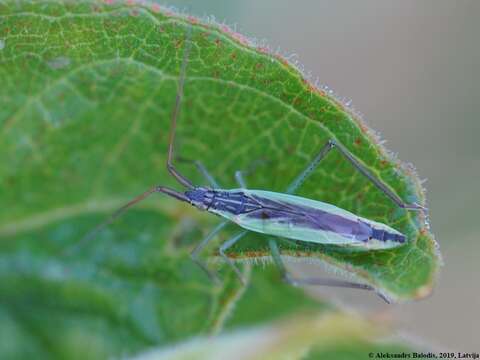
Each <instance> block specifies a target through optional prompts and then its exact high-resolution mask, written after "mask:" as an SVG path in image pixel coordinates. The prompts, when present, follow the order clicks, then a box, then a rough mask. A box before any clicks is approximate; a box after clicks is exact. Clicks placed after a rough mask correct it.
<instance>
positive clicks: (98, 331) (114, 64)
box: [0, 1, 439, 357]
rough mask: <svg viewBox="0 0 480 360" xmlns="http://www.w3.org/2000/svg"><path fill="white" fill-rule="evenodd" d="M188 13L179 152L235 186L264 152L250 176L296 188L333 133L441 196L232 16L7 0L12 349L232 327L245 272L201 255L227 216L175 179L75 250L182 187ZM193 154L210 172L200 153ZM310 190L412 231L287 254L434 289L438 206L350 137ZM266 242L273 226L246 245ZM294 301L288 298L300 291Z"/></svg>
mask: <svg viewBox="0 0 480 360" xmlns="http://www.w3.org/2000/svg"><path fill="white" fill-rule="evenodd" d="M188 28H191V29H192V36H191V40H190V41H191V42H192V44H193V46H192V51H191V56H190V59H189V64H188V70H187V79H186V82H185V97H184V100H183V103H182V109H181V114H180V117H179V124H178V133H177V139H178V142H177V154H178V155H179V156H181V157H182V158H186V159H192V160H201V161H202V162H203V164H204V165H205V166H206V167H207V168H208V169H209V170H210V172H211V173H212V174H213V175H214V176H215V178H217V180H218V182H219V183H220V184H221V185H222V187H225V188H229V187H236V185H235V182H234V177H233V174H234V171H236V170H239V169H241V170H251V171H250V173H249V174H248V176H247V182H248V185H249V186H250V187H251V188H258V189H269V190H273V191H284V189H285V188H286V187H287V186H288V184H289V183H290V182H291V181H292V180H293V179H294V178H295V176H296V175H297V174H298V173H299V172H300V171H301V170H302V169H303V168H304V167H305V166H306V165H307V164H308V163H309V161H310V160H311V159H312V158H313V156H315V154H316V153H317V152H318V151H319V149H320V147H321V146H322V145H323V144H324V143H325V142H326V141H327V140H328V139H330V138H334V139H336V140H337V141H339V142H341V143H342V144H343V145H344V146H345V147H347V148H348V149H349V150H350V151H351V152H352V153H353V154H354V155H355V156H356V157H357V158H358V159H359V160H360V161H361V162H362V163H364V164H365V165H366V166H368V168H369V169H370V170H371V171H372V172H373V173H374V174H375V175H377V176H378V177H380V178H381V179H382V180H383V181H384V182H385V183H387V184H388V185H389V186H390V187H391V188H392V189H393V190H394V191H395V192H396V193H397V194H398V195H399V196H400V197H401V198H402V199H405V200H406V201H408V202H423V201H424V199H423V195H422V192H421V189H420V186H419V182H418V179H417V178H416V176H415V175H414V174H413V173H412V172H411V171H409V170H407V169H405V168H403V167H400V165H399V164H398V163H397V162H396V161H393V160H392V159H391V158H390V157H389V156H388V155H387V154H386V152H385V151H384V150H383V148H382V147H381V146H380V145H378V144H377V142H376V141H375V139H374V138H373V137H372V136H371V135H370V134H369V132H368V130H367V128H366V127H365V126H364V125H363V124H362V123H361V122H360V121H359V120H358V119H357V118H356V117H355V116H354V115H352V114H351V113H350V112H349V111H348V109H346V108H345V107H343V106H342V105H341V104H340V103H339V102H337V101H336V100H335V99H333V98H331V97H330V96H329V95H328V94H326V93H325V92H323V91H321V90H317V89H315V88H314V87H313V86H312V85H311V84H310V83H309V82H308V81H306V80H305V79H304V78H303V77H302V75H301V74H300V73H299V72H298V71H297V70H296V69H294V68H293V67H292V66H291V65H289V64H288V63H287V62H286V61H285V60H283V59H281V58H279V57H276V56H273V55H271V54H269V53H268V52H267V51H266V50H265V49H261V48H257V47H255V46H253V45H252V44H251V43H250V42H249V41H248V40H246V39H244V38H242V37H241V36H240V35H238V34H233V33H232V32H231V31H230V30H229V29H227V28H225V27H221V26H217V25H214V24H203V23H201V22H199V21H198V20H196V19H193V18H187V17H182V16H178V15H176V14H172V13H169V12H168V11H165V10H163V9H162V8H160V7H158V6H157V5H148V4H144V5H140V4H139V3H136V2H111V1H106V2H104V3H102V2H91V1H77V2H70V1H65V2H62V1H31V2H29V1H0V79H1V86H0V102H1V106H0V146H1V151H0V163H1V164H2V166H1V167H0V202H1V204H2V208H1V210H0V289H1V292H0V293H1V294H2V301H1V304H0V316H1V318H2V322H1V323H2V324H3V325H2V326H3V327H4V329H6V330H5V332H2V334H3V333H5V334H7V335H6V336H5V337H4V336H2V340H3V339H9V340H8V341H7V340H5V341H6V343H9V344H10V345H9V346H10V347H3V346H2V348H3V349H7V350H8V349H9V348H12V349H18V348H19V347H21V348H23V351H24V354H36V355H39V354H40V355H41V354H43V355H45V356H49V355H52V354H53V355H57V356H59V357H62V356H64V355H65V354H70V355H71V354H73V353H74V351H73V350H72V349H88V350H89V351H91V352H92V354H97V355H98V354H119V352H118V351H120V350H121V351H125V352H127V353H129V352H132V351H134V350H137V349H140V348H143V347H145V346H149V345H153V344H163V343H166V342H170V341H174V340H179V339H184V338H186V337H188V336H191V335H194V334H199V333H202V332H203V333H205V332H211V331H216V330H218V329H221V327H222V324H223V321H224V320H225V319H226V318H227V317H226V314H228V313H229V312H230V307H231V305H232V304H233V303H235V301H236V299H237V298H238V297H240V296H241V294H242V292H243V287H242V286H241V285H240V284H239V283H238V282H237V281H235V278H234V277H233V274H232V273H230V272H228V271H224V272H223V275H224V276H225V278H226V280H225V282H224V284H223V285H220V286H218V287H215V286H212V285H211V284H210V282H209V281H208V280H207V279H206V277H205V276H204V274H202V273H201V272H200V271H199V270H198V269H197V268H196V266H195V265H194V264H193V263H191V262H190V261H189V258H188V253H189V251H191V249H192V248H193V247H194V246H195V244H197V243H198V241H200V239H201V238H202V237H204V236H205V235H206V233H207V232H208V229H210V228H212V227H213V226H214V224H215V223H216V222H218V220H217V219H216V218H214V217H212V216H209V215H208V214H206V213H200V212H198V211H196V210H195V209H193V208H190V207H189V206H188V205H185V204H180V203H177V202H175V201H173V200H172V199H169V198H166V197H164V196H154V197H153V198H151V199H149V200H147V201H145V202H144V203H142V204H139V206H137V207H136V208H135V209H133V210H132V211H130V212H129V213H128V214H126V215H125V216H123V217H122V218H120V219H119V220H118V221H117V222H116V223H115V224H113V225H112V226H110V227H109V228H108V229H106V230H105V231H103V232H102V233H100V234H99V235H98V237H97V238H95V240H94V241H93V242H91V243H89V244H87V245H86V246H85V247H83V248H82V249H80V250H79V251H78V252H76V253H75V254H74V255H73V256H65V254H64V251H65V249H66V248H68V247H69V246H71V245H73V244H76V243H77V242H78V241H79V239H80V238H81V237H82V236H83V235H84V234H85V233H86V232H87V231H88V230H89V229H91V228H92V227H93V226H94V225H95V224H97V223H98V222H100V221H101V220H103V219H104V218H105V217H106V216H107V215H108V214H110V213H111V212H112V211H114V210H115V209H116V208H118V207H119V206H120V205H123V204H124V203H126V202H127V201H129V200H130V199H131V198H132V197H133V196H135V195H137V194H139V193H141V192H143V191H145V190H146V189H148V188H150V187H151V186H152V185H156V184H162V185H167V186H173V187H175V186H177V187H178V184H176V183H175V182H174V181H173V180H172V178H171V177H170V176H168V174H167V172H166V169H165V160H166V148H167V139H168V131H169V122H170V114H171V111H172V106H173V104H174V99H175V95H176V89H177V78H178V74H179V69H180V64H181V60H182V55H183V50H184V48H185V36H186V35H185V34H186V31H187V29H188ZM178 166H179V168H180V169H181V171H182V173H185V175H187V176H188V177H189V178H191V179H192V181H194V182H195V183H198V184H204V183H205V182H204V180H203V179H202V177H201V175H200V174H199V173H198V171H196V169H194V167H193V166H191V165H190V164H187V163H181V164H178ZM299 194H300V195H302V196H306V197H309V198H314V199H318V200H322V201H325V202H330V203H332V204H335V205H338V206H340V207H343V208H345V209H348V210H350V211H353V212H355V213H357V214H359V215H361V216H364V217H367V218H370V219H372V220H376V221H381V222H384V223H386V224H389V225H391V226H393V227H395V228H397V229H398V230H400V231H402V232H404V233H405V234H407V236H408V238H409V242H408V244H407V245H405V246H403V247H401V248H399V249H396V250H389V251H381V252H378V251H377V252H369V253H357V252H350V251H348V250H345V249H341V248H338V247H328V246H308V247H306V246H299V245H295V244H293V245H292V244H291V243H288V242H281V244H280V245H281V251H282V253H283V254H285V255H291V256H300V257H310V258H316V259H320V260H321V261H323V262H324V263H328V264H330V265H332V266H333V267H335V268H337V269H342V270H343V271H344V272H346V273H349V274H352V276H355V277H356V278H358V279H360V280H362V281H366V282H368V283H370V284H372V285H374V286H375V287H376V288H378V289H379V290H380V291H382V292H384V293H385V294H387V295H389V296H390V297H392V298H394V299H399V300H401V299H411V298H416V297H421V296H425V295H426V294H428V293H429V291H430V289H431V287H432V283H433V280H434V277H435V273H436V271H437V268H438V263H439V258H438V253H437V250H436V244H435V242H434V240H433V237H432V235H431V233H430V232H429V230H428V229H426V228H425V227H424V225H423V219H422V217H421V214H418V213H411V212H410V213H409V212H407V211H404V210H401V209H397V208H396V207H395V206H394V205H393V204H392V203H391V201H390V200H388V199H387V198H386V197H385V196H384V195H383V194H382V193H380V192H379V191H378V190H376V189H375V188H374V187H373V186H372V185H371V184H370V183H369V182H368V181H367V180H365V179H364V178H363V177H362V176H361V175H360V174H359V173H358V172H355V170H354V169H353V168H352V166H351V165H349V164H348V163H347V162H346V161H345V160H344V159H342V158H341V157H340V156H339V154H338V153H332V154H330V155H329V156H328V158H327V159H325V160H324V162H322V164H321V166H320V167H319V168H318V170H317V171H316V172H315V174H313V175H312V177H311V178H309V179H308V181H307V182H306V183H305V184H304V186H303V187H302V188H301V189H300V191H299ZM233 231H235V228H234V226H232V227H231V228H229V229H227V231H226V233H225V234H224V235H221V236H220V237H219V240H225V239H226V238H227V236H228V235H229V234H231V233H233ZM208 251H210V253H211V254H213V253H215V247H212V248H210V249H209V250H208ZM206 255H207V254H206ZM264 255H268V254H267V247H266V241H265V239H264V238H263V237H262V236H260V235H258V234H255V235H252V236H249V237H248V238H246V239H245V241H243V242H241V243H239V244H238V246H237V247H234V248H232V250H231V252H230V253H229V256H231V257H232V258H236V259H238V258H243V259H245V258H252V257H260V256H264ZM253 271H262V270H261V269H255V268H254V270H253ZM297 294H298V292H297ZM282 306H283V305H282V304H280V305H279V313H283V312H288V311H289V310H288V311H284V310H282V309H290V308H291V307H289V306H290V305H289V306H287V305H285V307H284V308H283V307H282ZM175 309H177V310H178V309H182V311H175ZM172 314H174V316H173V315H172ZM172 316H173V317H172ZM259 316H260V315H259ZM272 317H273V315H272ZM253 321H254V319H252V322H253ZM119 324H121V325H122V326H119ZM46 329H49V330H50V331H46ZM86 329H88V331H87V330H86ZM59 344H60V345H59ZM85 344H89V346H86V345H85ZM119 349H120V350H119ZM100 357H101V356H100Z"/></svg>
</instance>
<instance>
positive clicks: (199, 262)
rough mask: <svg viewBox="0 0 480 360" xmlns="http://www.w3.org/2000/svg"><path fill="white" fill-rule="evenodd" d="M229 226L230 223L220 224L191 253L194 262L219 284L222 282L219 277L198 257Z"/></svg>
mask: <svg viewBox="0 0 480 360" xmlns="http://www.w3.org/2000/svg"><path fill="white" fill-rule="evenodd" d="M227 224H228V221H223V222H221V223H220V224H218V225H217V226H216V227H215V228H214V229H213V230H212V231H210V233H209V234H208V235H207V236H206V237H205V239H203V240H202V241H201V242H200V244H198V245H197V246H196V247H195V249H193V251H192V252H191V253H190V257H191V258H192V260H193V261H194V262H195V263H196V264H197V265H198V266H200V267H201V268H202V269H203V271H205V273H206V274H207V275H208V277H209V278H210V279H211V280H212V281H214V282H216V283H218V282H220V280H219V278H218V275H217V274H216V273H215V272H214V271H212V270H210V269H208V267H207V265H206V264H205V263H204V262H203V261H202V260H200V258H199V257H198V255H199V254H200V252H201V251H202V250H203V248H204V247H205V246H207V244H208V243H209V242H210V241H211V240H212V239H213V238H215V236H216V235H217V234H218V233H219V232H220V230H222V229H223V228H224V227H225V226H226V225H227Z"/></svg>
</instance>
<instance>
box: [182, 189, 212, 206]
mask: <svg viewBox="0 0 480 360" xmlns="http://www.w3.org/2000/svg"><path fill="white" fill-rule="evenodd" d="M185 196H186V197H187V198H188V200H189V202H190V204H192V205H193V206H195V207H196V208H198V209H200V210H207V209H208V208H209V206H210V204H211V202H212V199H213V192H212V190H210V189H207V188H203V187H197V188H194V189H192V190H187V191H185Z"/></svg>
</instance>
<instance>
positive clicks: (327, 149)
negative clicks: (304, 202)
mask: <svg viewBox="0 0 480 360" xmlns="http://www.w3.org/2000/svg"><path fill="white" fill-rule="evenodd" d="M333 148H337V149H338V151H340V154H342V155H343V157H345V158H346V159H347V160H348V161H349V162H350V163H351V164H352V165H353V166H354V167H355V169H357V170H358V171H359V172H360V173H361V174H362V175H363V176H365V177H366V178H367V179H369V180H370V181H371V182H372V183H373V185H375V187H377V189H379V190H380V191H382V192H383V193H384V194H385V195H386V196H387V197H388V198H390V199H391V200H392V201H393V202H394V203H395V204H397V205H398V206H399V207H401V208H403V209H407V210H424V211H425V210H426V209H425V208H424V207H423V206H421V205H419V204H406V203H404V202H403V200H402V199H400V197H399V196H398V195H397V194H395V193H394V192H393V191H392V190H391V189H390V188H389V187H388V186H387V185H386V184H385V183H383V182H382V181H381V180H380V179H378V178H376V177H375V176H374V175H373V174H372V173H371V172H370V171H369V170H368V169H367V168H366V167H365V166H364V165H362V164H361V163H360V162H359V161H358V160H357V159H356V158H355V157H354V156H353V155H352V154H351V153H350V152H349V151H348V150H347V149H346V148H345V147H344V146H343V145H342V144H340V143H338V142H336V141H335V140H328V141H327V143H326V144H325V145H324V146H323V147H322V149H321V150H320V152H319V153H318V155H317V156H315V158H314V159H313V160H312V162H311V163H310V164H309V165H308V166H307V167H306V169H305V170H303V171H302V172H301V173H300V175H299V176H297V178H296V179H295V180H294V181H293V182H292V184H291V185H290V186H289V187H288V188H287V191H286V193H287V194H293V193H294V192H295V191H296V190H297V189H298V188H299V187H300V186H301V185H302V184H303V182H304V181H305V180H306V179H307V178H308V176H309V175H310V174H311V173H312V172H313V171H314V170H315V169H316V167H317V166H318V164H319V163H320V161H321V160H322V159H323V158H324V157H325V156H326V155H327V154H328V153H329V152H330V150H332V149H333Z"/></svg>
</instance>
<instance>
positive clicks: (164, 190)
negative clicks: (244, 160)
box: [63, 28, 194, 256]
mask: <svg viewBox="0 0 480 360" xmlns="http://www.w3.org/2000/svg"><path fill="white" fill-rule="evenodd" d="M190 37H191V28H188V29H187V35H186V38H185V42H186V44H185V50H184V52H183V61H182V65H181V70H180V78H179V80H178V90H177V96H176V99H175V107H174V109H173V114H172V128H171V130H170V139H169V142H170V143H169V145H168V160H167V169H168V171H169V172H170V174H172V175H173V176H174V177H175V179H177V181H178V182H180V183H181V184H182V185H184V186H186V187H188V188H190V189H193V188H194V186H193V185H192V183H191V182H190V181H189V180H188V179H186V178H185V177H184V176H182V175H181V174H180V173H179V172H178V171H177V170H176V169H175V167H174V166H173V164H172V157H173V142H174V140H175V127H176V122H177V116H178V113H179V111H180V103H181V100H182V95H183V84H184V83H185V73H186V69H187V62H188V55H189V53H190V47H191V44H190V41H189V40H190ZM154 193H164V194H166V195H168V196H171V197H173V198H175V199H177V200H180V201H185V202H189V199H188V197H187V196H186V195H185V194H183V193H181V192H178V191H176V190H173V189H170V188H168V187H165V186H154V187H153V188H151V189H150V190H148V191H145V192H144V193H143V194H141V195H139V196H137V197H136V198H134V199H133V200H131V201H129V202H128V203H127V204H125V205H123V206H122V207H121V208H119V209H118V210H116V211H115V212H114V213H113V214H112V215H110V217H108V218H107V219H106V220H105V221H103V222H102V223H100V224H99V225H97V226H96V227H95V228H93V229H92V230H91V231H90V232H88V233H87V234H86V235H85V236H84V237H83V238H82V239H80V241H79V242H78V243H76V244H74V245H73V246H70V247H68V248H67V249H66V250H64V251H63V255H66V256H69V255H72V254H73V253H74V252H75V250H77V249H79V248H81V247H82V246H83V245H85V244H86V243H87V242H89V241H90V240H91V239H93V238H94V237H95V236H96V235H97V234H98V232H100V231H101V230H102V229H104V228H105V227H106V226H108V225H109V224H111V223H112V222H113V221H115V219H117V218H118V217H119V216H121V215H123V214H124V213H125V211H127V210H128V209H129V208H130V207H132V206H133V205H135V204H137V203H139V202H140V201H143V200H145V199H146V198H147V197H149V196H150V195H152V194H154Z"/></svg>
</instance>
